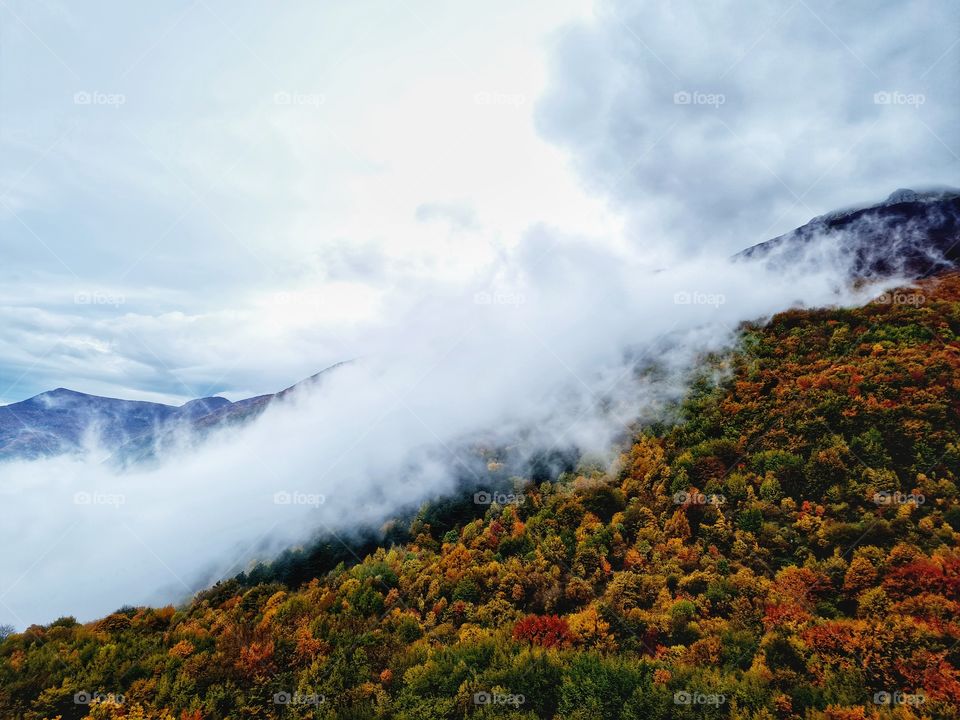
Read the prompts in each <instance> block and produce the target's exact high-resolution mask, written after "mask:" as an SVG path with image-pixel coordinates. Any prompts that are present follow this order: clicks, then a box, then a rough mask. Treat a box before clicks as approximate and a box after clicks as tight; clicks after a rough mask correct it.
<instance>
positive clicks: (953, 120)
mask: <svg viewBox="0 0 960 720" xmlns="http://www.w3.org/2000/svg"><path fill="white" fill-rule="evenodd" d="M954 10H955V8H954V7H953V4H952V3H949V2H945V1H944V2H928V3H923V4H922V5H912V6H904V5H903V4H902V3H896V2H881V3H861V2H852V3H837V2H827V1H822V2H821V1H814V0H809V1H807V0H804V1H801V2H795V3H764V2H746V3H744V2H729V1H727V2H715V3H709V4H708V5H704V4H703V3H699V2H671V3H656V2H627V1H621V0H613V1H611V2H604V3H601V4H600V5H599V10H598V12H597V13H596V17H595V19H593V20H592V21H591V22H586V23H577V24H575V25H573V26H571V27H570V28H569V29H568V31H567V32H566V34H565V35H564V36H563V37H562V40H561V41H560V43H559V47H558V49H557V51H556V52H555V54H554V56H553V63H552V74H551V76H552V78H553V81H552V85H551V87H550V89H549V90H548V92H547V95H546V97H545V98H544V99H543V100H542V101H541V103H540V105H539V108H538V117H539V127H540V128H541V129H542V131H543V132H544V133H545V135H546V136H547V137H549V138H550V139H552V140H554V141H555V142H557V143H559V144H561V145H562V146H563V147H565V148H567V149H568V150H569V152H570V153H571V155H572V157H573V158H574V159H575V162H576V166H577V167H578V168H579V170H580V172H581V173H582V174H583V176H584V179H585V182H586V183H587V184H588V185H589V186H590V187H592V188H594V189H595V190H596V191H597V192H599V193H602V194H605V195H609V196H610V197H611V198H612V199H613V200H614V202H615V204H616V207H617V208H619V209H620V210H622V212H624V213H626V214H627V215H628V216H629V217H630V218H631V221H632V222H631V225H630V232H631V234H632V235H633V237H635V238H636V242H637V243H639V244H644V245H646V246H648V247H649V249H650V251H651V252H661V251H663V249H664V248H663V245H664V243H663V242H662V241H663V238H664V237H665V236H667V237H669V238H670V240H671V241H672V242H673V243H675V244H676V249H677V250H679V251H680V252H683V253H689V252H691V251H698V250H702V249H704V248H716V249H726V250H728V251H730V252H734V251H736V250H738V249H740V248H743V247H746V246H749V245H752V244H755V243H757V242H761V241H763V240H765V239H767V238H769V237H773V236H775V235H778V234H780V233H782V232H785V231H787V230H790V229H792V228H793V227H796V226H798V225H801V224H803V223H804V222H806V221H807V220H808V219H810V218H811V217H813V216H815V215H819V214H821V213H822V212H825V211H827V210H831V209H833V208H835V207H838V206H843V205H849V204H853V203H859V202H875V201H878V200H880V199H882V198H883V197H885V196H886V195H887V194H888V193H889V192H890V191H891V190H893V189H894V188H896V187H911V186H915V185H918V186H926V185H930V184H955V179H956V176H957V162H958V154H960V145H958V144H957V136H956V133H955V132H954V129H955V128H956V126H957V124H958V120H960V104H958V102H957V97H958V90H960V88H958V80H957V75H956V73H955V72H954V69H953V68H954V67H955V66H956V61H957V54H958V52H960V47H958V46H957V45H956V42H955V40H956V29H957V24H956V22H955V13H954Z"/></svg>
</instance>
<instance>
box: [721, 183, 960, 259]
mask: <svg viewBox="0 0 960 720" xmlns="http://www.w3.org/2000/svg"><path fill="white" fill-rule="evenodd" d="M816 241H825V243H826V244H825V246H824V247H826V248H829V249H830V250H831V251H832V250H839V252H840V253H841V254H842V255H845V256H847V258H848V259H849V261H850V267H851V274H852V275H853V277H854V278H873V277H893V276H903V277H907V278H923V277H927V276H930V275H935V274H937V273H939V272H942V271H944V270H949V269H952V268H955V267H957V265H958V263H960V190H955V189H941V190H931V191H925V192H914V191H913V190H907V189H901V190H897V191H896V192H894V193H892V194H891V195H890V197H888V198H887V199H886V200H885V201H884V202H882V203H879V204H877V205H871V206H868V207H858V208H853V209H849V210H838V211H834V212H831V213H828V214H826V215H821V216H820V217H816V218H814V219H813V220H811V221H810V222H808V223H807V224H806V225H803V226H802V227H799V228H797V229H796V230H792V231H790V232H788V233H786V234H785V235H781V236H779V237H776V238H773V239H772V240H768V241H766V242H763V243H760V244H759V245H754V246H753V247H750V248H747V249H746V250H744V251H742V252H740V253H738V254H737V255H736V256H735V257H737V258H745V259H753V260H755V259H760V258H766V259H767V260H768V261H769V262H770V263H773V264H774V265H775V266H776V265H781V264H782V265H787V264H793V263H797V262H804V261H805V260H815V257H811V255H815V250H816V247H815V243H816Z"/></svg>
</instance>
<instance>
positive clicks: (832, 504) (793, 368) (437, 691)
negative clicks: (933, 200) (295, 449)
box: [0, 272, 960, 720]
mask: <svg viewBox="0 0 960 720" xmlns="http://www.w3.org/2000/svg"><path fill="white" fill-rule="evenodd" d="M902 292H903V293H904V294H909V295H911V296H914V297H922V298H923V299H924V300H923V302H922V303H921V304H915V303H900V304H898V303H889V302H882V301H879V302H872V303H869V304H867V305H865V306H864V307H859V308H828V309H814V310H808V309H804V310H799V309H795V310H790V311H788V312H784V313H781V314H778V315H775V316H774V317H773V318H771V319H770V320H769V322H763V323H752V324H747V325H745V326H744V327H742V329H741V338H740V342H739V343H738V345H737V346H736V347H735V348H734V349H733V350H732V351H730V352H728V353H726V354H724V355H723V356H716V357H711V358H708V359H706V360H705V362H704V366H703V367H702V368H701V371H702V372H701V377H700V378H699V379H698V380H697V382H695V383H694V384H693V385H692V387H691V389H690V391H689V394H688V396H687V397H686V398H685V400H684V401H683V402H682V404H681V406H680V407H679V408H678V412H677V417H678V421H677V422H675V423H673V424H670V425H664V424H658V425H654V426H649V427H640V428H637V431H636V433H635V434H634V435H633V437H632V438H630V439H629V440H628V441H627V442H625V444H624V446H623V448H622V454H621V456H620V459H619V462H617V463H616V464H614V466H613V467H611V468H609V469H606V468H601V467H598V466H597V463H596V462H595V461H591V460H589V459H585V460H584V461H583V462H582V463H580V464H575V465H574V467H573V468H572V471H570V472H560V473H552V474H550V475H549V476H542V477H538V476H536V475H534V474H533V473H522V474H519V475H518V476H517V477H514V478H509V477H503V474H502V473H501V472H500V471H499V470H498V469H497V468H498V467H499V463H498V462H497V460H498V459H499V458H498V457H492V458H490V460H491V462H490V463H489V464H488V465H486V471H484V470H483V469H480V470H479V472H480V473H486V474H485V475H483V476H481V477H480V478H479V479H478V482H480V483H482V484H483V485H482V491H483V495H484V496H485V497H486V498H487V499H486V500H485V501H483V502H480V501H478V500H477V496H476V495H474V492H475V490H474V489H473V488H471V489H470V490H469V491H466V492H463V493H460V494H454V495H453V496H451V497H446V498H443V499H442V500H439V501H436V502H432V503H429V504H427V505H425V506H424V507H423V508H422V509H421V510H420V511H419V513H418V514H417V515H416V517H414V518H413V519H412V520H408V521H406V522H403V523H400V522H397V523H394V524H393V526H392V527H391V529H390V531H389V532H385V533H383V534H382V535H381V536H380V539H379V547H377V546H376V545H374V546H373V547H369V546H367V545H364V546H363V547H361V546H360V545H354V546H352V547H351V546H347V545H346V544H345V543H344V542H341V541H340V540H339V538H335V539H331V540H330V542H329V544H328V545H327V546H321V547H320V549H319V550H317V549H316V548H313V549H310V548H303V549H298V550H294V551H291V552H289V553H287V554H286V555H285V556H283V557H281V558H280V559H278V560H277V561H276V562H274V563H271V564H269V565H265V566H261V567H257V568H254V569H252V570H248V571H247V572H244V573H241V574H240V575H238V576H236V577H235V578H231V579H227V580H225V581H223V582H220V583H218V584H217V585H215V586H214V587H212V588H209V589H208V590H205V591H203V592H200V593H199V594H197V596H196V597H194V598H192V599H191V600H189V601H188V602H185V603H184V604H182V605H181V606H179V607H176V608H175V607H173V606H168V607H162V608H151V607H123V608H120V609H119V610H117V611H116V612H114V613H112V614H110V615H108V616H106V617H104V618H102V619H99V620H96V621H94V622H87V623H79V622H77V621H76V620H75V619H74V618H72V617H64V618H61V619H59V620H56V621H55V622H53V623H51V624H49V625H47V626H31V627H29V628H26V629H25V630H24V631H23V632H21V633H13V634H10V635H9V636H8V637H6V639H4V640H0V717H5V718H6V717H9V718H16V719H17V720H44V719H46V718H57V717H59V718H62V720H80V719H81V718H84V720H86V719H87V718H90V719H91V720H132V719H134V718H143V719H148V718H149V719H151V720H152V719H156V720H175V719H177V718H179V719H180V720H203V719H208V720H217V719H220V718H275V719H277V720H280V719H282V718H291V717H298V718H331V719H335V718H342V719H344V720H348V719H349V720H352V719H359V718H372V719H380V720H451V719H466V718H494V717H509V718H518V719H521V720H540V719H549V720H674V719H679V720H694V719H695V718H731V719H738V720H892V719H893V718H898V719H899V720H921V719H926V718H930V719H933V718H944V719H953V720H956V718H958V717H960V622H958V617H960V550H958V546H960V383H958V382H957V378H958V377H960V273H957V272H947V273H941V274H940V275H938V276H937V277H935V278H928V279H927V280H925V281H924V282H923V283H921V284H920V285H919V286H918V287H916V288H912V289H908V288H904V289H903V290H902ZM493 499H496V501H494V502H490V501H491V500H493ZM170 532H171V534H173V533H176V532H177V528H176V527H171V528H170ZM347 542H350V540H348V541H347ZM330 546H333V548H334V549H335V550H336V549H338V548H339V552H330V550H329V548H330ZM344 550H346V551H344ZM79 581H80V580H79V579H72V578H65V579H64V585H65V587H69V583H70V582H79ZM0 638H2V635H0ZM78 697H79V698H80V700H79V701H78V699H77V698H78ZM91 698H95V702H93V704H88V703H90V700H91Z"/></svg>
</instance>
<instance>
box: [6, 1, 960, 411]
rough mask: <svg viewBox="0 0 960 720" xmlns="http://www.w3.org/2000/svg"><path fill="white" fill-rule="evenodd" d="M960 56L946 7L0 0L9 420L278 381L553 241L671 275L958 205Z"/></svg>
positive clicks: (352, 348) (341, 353)
mask: <svg viewBox="0 0 960 720" xmlns="http://www.w3.org/2000/svg"><path fill="white" fill-rule="evenodd" d="M958 38H960V23H958V21H957V16H956V12H955V9H954V8H952V7H951V3H949V2H939V1H932V0H926V1H922V2H916V3H899V2H846V3H840V2H815V1H814V0H796V1H795V2H789V1H788V0H785V1H784V2H776V3H770V2H736V3H732V2H716V3H710V4H708V6H704V5H703V4H702V3H684V2H680V3H657V2H638V1H633V2H620V1H612V2H597V3H592V2H587V1H586V0H549V1H547V0H534V1H532V2H525V3H510V2H505V1H497V0H495V1H493V2H489V3H483V4H466V3H456V4H454V3H442V2H429V1H427V0H404V1H402V2H386V1H382V2H381V1H377V0H364V1H363V2H351V3H339V2H330V3H326V2H324V3H314V2H285V3H282V4H277V3H266V2H263V1H262V0H240V1H235V0H230V1H227V0H186V1H179V0H178V1H175V2H168V3H161V4H151V5H143V4H140V3H137V4H131V3H122V2H117V1H116V0H110V1H107V0H93V1H91V2H86V3H83V4H82V5H77V4H75V3H65V2H59V1H58V0H31V1H30V2H26V1H23V0H2V2H0V252H2V257H3V263H2V264H0V403H2V402H12V401H16V400H20V399H24V398H26V397H29V396H31V395H33V394H35V393H37V392H41V391H43V390H47V389H51V388H53V387H61V386H63V387H70V388H72V389H76V390H81V391H85V392H92V393H97V394H106V395H112V396H119V397H124V398H132V399H153V400H160V401H166V402H174V403H179V402H183V401H185V400H187V399H189V398H192V397H197V396H202V395H212V394H223V395H225V396H226V397H230V398H231V399H237V398H239V397H243V396H247V395H252V394H257V393H262V392H268V391H275V390H278V389H280V388H283V387H285V386H287V385H289V384H291V383H293V382H295V381H297V380H299V379H301V378H303V377H306V376H308V375H310V374H312V373H314V372H316V371H317V370H319V369H321V368H323V367H326V366H328V365H330V364H332V363H335V362H337V361H339V360H343V359H346V358H349V357H356V356H358V355H362V354H363V353H364V352H366V351H368V349H369V348H367V347H366V344H365V340H364V338H367V337H370V336H371V335H372V334H375V331H376V329H377V328H378V327H389V326H390V324H391V323H393V322H394V321H395V318H396V316H397V313H402V312H406V311H407V310H408V309H409V308H410V307H413V306H415V305H416V304H417V303H419V302H424V301H425V300H426V299H428V298H430V297H431V296H435V295H436V294H437V293H440V294H443V293H445V292H447V291H448V290H449V289H450V288H451V287H460V288H463V289H464V291H465V294H466V295H468V296H470V295H472V294H474V293H475V292H476V291H477V288H478V287H480V288H481V289H482V288H483V287H484V285H483V284H484V283H486V282H488V281H489V278H490V276H491V273H496V272H499V270H497V269H496V268H501V269H502V267H503V265H504V263H509V262H510V259H509V258H510V257H511V253H513V252H515V251H516V249H517V248H518V247H520V246H521V245H523V244H524V243H525V242H535V241H536V240H535V238H536V236H537V233H538V232H539V233H542V232H545V231H547V232H554V233H556V234H557V236H563V237H576V238H580V239H585V240H587V241H589V242H590V243H593V244H597V245H601V246H604V247H609V248H611V249H614V250H615V251H618V252H620V251H624V252H633V253H639V254H641V255H642V256H643V257H644V258H646V259H647V260H648V261H649V262H650V263H651V264H652V265H656V264H664V263H669V262H671V261H672V259H674V258H676V257H689V256H692V255H696V254H698V253H703V252H713V253H721V254H722V253H730V252H735V251H736V250H738V249H740V248H742V247H745V246H748V245H751V244H754V243H756V242H760V241H762V240H764V239H767V238H769V237H772V236H775V235H777V234H779V233H781V232H785V231H787V230H789V229H791V228H793V227H796V226H798V225H800V224H802V223H803V222H805V221H807V220H808V219H810V218H811V217H813V216H815V215H818V214H820V213H823V212H827V211H829V210H832V209H834V208H836V207H841V206H846V205H850V204H856V203H863V202H872V201H877V200H880V199H882V198H883V197H885V196H886V195H887V194H889V193H890V192H891V191H893V190H894V189H896V188H898V187H918V186H925V185H943V184H947V185H956V184H958V183H957V182H956V176H957V170H958V166H957V163H958V158H957V155H958V153H960V144H958V137H957V127H960V125H958V123H957V120H958V117H957V115H958V112H957V110H958V106H957V102H956V98H957V97H958V95H960V93H958V90H960V88H958V86H957V85H958V77H960V74H958V73H957V61H958V55H960V49H958ZM531 238H534V239H533V240H531Z"/></svg>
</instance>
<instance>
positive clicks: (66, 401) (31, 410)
mask: <svg viewBox="0 0 960 720" xmlns="http://www.w3.org/2000/svg"><path fill="white" fill-rule="evenodd" d="M340 364H342V363H340ZM338 365H339V364H338ZM338 365H334V366H333V367H331V368H327V370H324V371H321V372H319V373H317V374H315V375H312V376H310V377H309V378H307V379H306V380H303V381H301V382H299V383H297V384H295V385H291V386H290V387H288V388H286V389H284V390H281V391H280V392H278V393H273V394H268V395H258V396H257V397H252V398H246V399H244V400H238V401H237V402H230V401H229V400H227V399H226V398H223V397H205V398H198V399H196V400H191V401H190V402H187V403H185V404H183V405H180V406H179V407H177V406H174V405H164V404H162V403H153V402H141V401H135V400H119V399H117V398H108V397H100V396H98V395H88V394H86V393H81V392H76V391H74V390H68V389H66V388H57V389H56V390H51V391H49V392H44V393H40V394H39V395H36V396H34V397H32V398H29V399H28V400H23V401H22V402H18V403H13V404H11V405H5V406H2V407H0V461H2V460H13V459H28V460H34V459H38V458H44V457H53V456H56V455H63V454H69V453H81V452H83V451H84V448H85V447H86V445H87V444H88V443H89V442H92V441H95V442H96V444H97V446H98V447H99V448H101V449H103V450H106V451H107V452H109V453H111V454H113V455H114V456H115V458H116V460H117V461H118V462H123V463H126V462H132V461H142V460H145V459H148V458H152V457H154V456H156V455H157V454H158V452H160V451H162V450H163V449H164V448H168V447H172V446H173V445H175V444H176V443H177V442H178V441H179V440H180V439H182V438H183V437H185V436H186V437H192V438H194V439H202V438H204V437H206V436H207V435H208V434H209V433H210V432H212V431H214V430H216V429H218V428H222V427H227V426H233V425H238V424H242V423H245V422H249V421H250V420H252V419H254V418H256V417H257V416H259V415H260V414H261V413H262V412H263V411H264V410H266V409H267V407H268V406H269V405H271V404H272V403H274V402H276V401H278V400H281V399H283V398H285V397H287V396H288V395H291V394H293V393H296V392H298V391H300V390H303V389H304V388H306V387H309V386H311V385H313V384H315V383H316V382H317V381H318V380H319V379H320V377H321V376H322V375H323V374H324V373H326V372H328V371H329V370H332V369H333V368H335V367H338Z"/></svg>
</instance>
